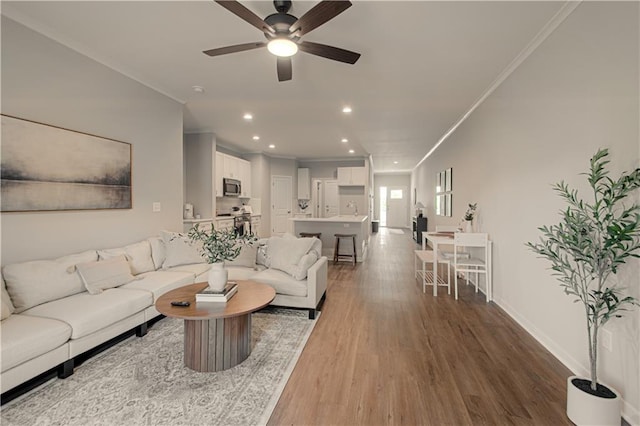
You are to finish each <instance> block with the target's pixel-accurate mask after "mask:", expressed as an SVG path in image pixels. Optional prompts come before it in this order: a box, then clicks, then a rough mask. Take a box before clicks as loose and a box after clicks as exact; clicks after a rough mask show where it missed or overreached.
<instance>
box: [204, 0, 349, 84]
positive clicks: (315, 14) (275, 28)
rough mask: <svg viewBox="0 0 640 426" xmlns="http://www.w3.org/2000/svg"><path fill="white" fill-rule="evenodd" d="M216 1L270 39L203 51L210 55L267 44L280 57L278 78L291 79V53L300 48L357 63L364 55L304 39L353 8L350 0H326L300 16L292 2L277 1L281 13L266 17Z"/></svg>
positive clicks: (227, 1) (231, 2) (224, 0)
mask: <svg viewBox="0 0 640 426" xmlns="http://www.w3.org/2000/svg"><path fill="white" fill-rule="evenodd" d="M216 3H218V4H220V5H221V6H222V7H224V8H225V9H227V10H228V11H230V12H231V13H233V14H235V15H236V16H238V17H239V18H241V19H243V20H244V21H246V22H248V23H249V24H251V25H253V26H254V27H256V28H257V29H259V30H260V31H262V32H263V33H264V36H265V37H266V38H267V41H263V42H254V43H244V44H237V45H234V46H227V47H220V48H217V49H210V50H205V51H204V52H203V53H205V54H206V55H209V56H219V55H226V54H227V53H235V52H243V51H245V50H251V49H257V48H260V47H265V46H266V47H267V49H269V52H271V53H273V54H274V55H276V56H277V71H278V81H287V80H291V77H292V70H291V56H293V55H295V54H296V52H297V51H298V49H299V50H302V51H303V52H307V53H310V54H312V55H317V56H322V57H323V58H327V59H333V60H334V61H338V62H345V63H348V64H355V63H356V61H357V60H358V58H360V54H359V53H355V52H351V51H349V50H345V49H340V48H338V47H333V46H327V45H326V44H320V43H313V42H310V41H302V40H300V38H301V37H302V36H303V35H305V34H307V33H309V32H311V31H313V30H314V29H316V28H318V27H319V26H320V25H322V24H324V23H326V22H327V21H329V20H331V19H333V18H335V17H336V16H338V15H339V14H340V13H342V12H344V11H345V10H347V9H348V8H349V7H351V2H350V1H334V0H323V1H321V2H320V3H318V4H316V5H315V6H314V7H313V8H311V9H310V10H309V11H308V12H307V13H305V14H304V15H302V17H300V18H299V19H298V18H296V17H295V16H293V15H289V14H288V13H287V12H288V11H289V9H290V8H291V1H280V0H276V1H274V2H273V4H274V6H275V8H276V10H277V13H273V14H271V15H269V16H267V17H266V18H264V20H262V19H260V18H259V17H258V15H256V14H255V13H253V12H252V11H250V10H249V9H247V8H246V7H244V6H243V5H242V4H240V3H238V2H237V1H235V0H220V1H218V0H216Z"/></svg>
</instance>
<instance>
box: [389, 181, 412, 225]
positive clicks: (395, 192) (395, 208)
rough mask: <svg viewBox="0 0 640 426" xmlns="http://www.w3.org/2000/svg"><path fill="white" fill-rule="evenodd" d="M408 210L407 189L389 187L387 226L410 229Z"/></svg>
mask: <svg viewBox="0 0 640 426" xmlns="http://www.w3.org/2000/svg"><path fill="white" fill-rule="evenodd" d="M407 208H408V203H407V187H406V186H391V187H389V188H388V191H387V226H388V227H390V228H406V227H408V225H409V223H408V220H409V213H408V211H407Z"/></svg>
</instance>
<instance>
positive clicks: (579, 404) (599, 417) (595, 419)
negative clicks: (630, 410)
mask: <svg viewBox="0 0 640 426" xmlns="http://www.w3.org/2000/svg"><path fill="white" fill-rule="evenodd" d="M573 379H583V378H582V377H577V376H571V377H569V378H567V416H568V417H569V419H570V420H571V421H572V422H573V423H575V424H576V425H578V426H582V425H599V426H614V425H615V426H620V413H621V410H622V403H621V399H620V393H619V392H618V391H617V390H615V389H613V388H612V387H611V386H607V387H608V388H609V390H610V391H611V392H613V393H614V394H615V395H616V396H615V398H602V397H599V396H596V395H591V394H590V393H587V392H585V391H583V390H581V389H579V388H577V387H576V386H575V385H574V384H573V383H572V382H571V381H572V380H573Z"/></svg>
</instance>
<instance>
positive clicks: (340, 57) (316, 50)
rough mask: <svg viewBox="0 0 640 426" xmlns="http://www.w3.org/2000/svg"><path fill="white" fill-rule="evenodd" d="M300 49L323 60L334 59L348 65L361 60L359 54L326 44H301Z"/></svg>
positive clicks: (306, 42) (302, 42)
mask: <svg viewBox="0 0 640 426" xmlns="http://www.w3.org/2000/svg"><path fill="white" fill-rule="evenodd" d="M298 48H299V49H300V50H302V51H303V52H307V53H311V54H312V55H317V56H322V57H323V58H327V59H333V60H334V61H338V62H346V63H347V64H355V63H356V61H357V60H358V59H359V58H360V54H359V53H356V52H352V51H350V50H345V49H340V48H339V47H333V46H327V45H326V44H320V43H313V42H311V41H301V42H299V43H298Z"/></svg>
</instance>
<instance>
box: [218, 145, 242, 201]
mask: <svg viewBox="0 0 640 426" xmlns="http://www.w3.org/2000/svg"><path fill="white" fill-rule="evenodd" d="M224 178H230V179H237V180H239V181H240V185H241V191H242V193H241V194H240V197H244V198H251V163H250V162H249V161H246V160H243V159H242V158H238V157H234V156H233V155H227V154H223V153H221V152H216V172H215V190H216V197H222V196H223V195H224V192H223V187H222V180H223V179H224Z"/></svg>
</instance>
